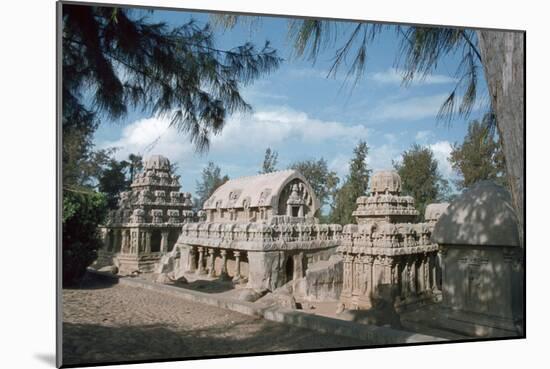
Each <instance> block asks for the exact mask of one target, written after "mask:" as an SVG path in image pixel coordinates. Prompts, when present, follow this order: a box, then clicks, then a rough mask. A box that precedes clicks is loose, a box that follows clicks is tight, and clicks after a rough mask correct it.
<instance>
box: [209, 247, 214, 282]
mask: <svg viewBox="0 0 550 369" xmlns="http://www.w3.org/2000/svg"><path fill="white" fill-rule="evenodd" d="M215 251H216V250H214V249H209V250H208V276H209V277H215V276H216V271H215V270H214V262H215V255H214V252H215Z"/></svg>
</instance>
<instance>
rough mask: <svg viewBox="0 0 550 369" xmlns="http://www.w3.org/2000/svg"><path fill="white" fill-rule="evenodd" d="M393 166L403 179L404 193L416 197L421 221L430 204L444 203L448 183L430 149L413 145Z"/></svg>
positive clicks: (402, 187)
mask: <svg viewBox="0 0 550 369" xmlns="http://www.w3.org/2000/svg"><path fill="white" fill-rule="evenodd" d="M393 166H394V168H395V170H397V172H398V173H399V176H400V177H401V190H402V193H403V194H404V195H409V196H412V197H414V199H415V201H416V209H417V210H418V211H419V212H420V218H421V219H424V212H425V210H426V206H427V205H428V204H430V203H433V202H438V201H443V200H445V199H446V196H447V195H448V194H449V185H448V182H447V180H446V179H444V178H443V176H442V175H441V173H440V171H439V168H438V164H437V160H436V159H435V157H434V154H433V152H432V150H431V149H430V148H429V147H424V146H420V145H418V144H414V145H412V147H411V148H410V149H409V150H405V151H404V152H403V154H402V159H401V161H397V162H394V163H393Z"/></svg>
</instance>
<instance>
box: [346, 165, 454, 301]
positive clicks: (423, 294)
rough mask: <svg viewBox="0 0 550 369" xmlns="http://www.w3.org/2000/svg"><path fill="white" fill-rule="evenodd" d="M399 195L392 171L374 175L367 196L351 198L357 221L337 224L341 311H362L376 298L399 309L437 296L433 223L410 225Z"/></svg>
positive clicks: (410, 209) (408, 207) (408, 206)
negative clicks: (341, 229)
mask: <svg viewBox="0 0 550 369" xmlns="http://www.w3.org/2000/svg"><path fill="white" fill-rule="evenodd" d="M400 193H401V178H400V177H399V175H398V174H397V172H395V171H382V172H378V173H375V174H374V175H373V176H372V179H371V184H370V195H369V196H361V197H359V198H358V199H357V209H356V210H355V212H353V215H354V216H355V219H356V222H357V224H348V225H345V226H344V228H343V232H342V239H341V242H340V246H339V247H338V251H339V253H340V254H341V255H342V256H343V263H344V267H343V274H344V275H343V287H342V293H341V296H340V301H341V302H342V304H343V305H344V307H345V308H346V309H368V308H370V307H372V306H373V305H375V303H376V300H377V299H383V300H385V301H388V300H389V301H391V303H393V304H394V307H395V308H396V309H404V308H406V307H407V306H408V305H416V304H418V303H421V302H427V301H435V300H437V299H438V296H439V295H440V292H439V290H440V286H439V283H438V275H439V272H438V263H437V249H438V246H437V244H435V243H432V242H431V241H430V236H431V232H432V229H433V225H434V224H435V222H434V221H433V220H431V221H430V222H427V223H415V221H416V219H417V217H418V215H419V213H418V211H417V210H416V209H415V207H414V199H413V198H412V197H410V196H401V194H400ZM444 206H445V205H443V207H444ZM440 207H441V206H440ZM432 209H433V208H432ZM433 213H434V214H433V215H431V217H433V216H434V215H435V214H436V213H437V212H433ZM437 214H439V213H437Z"/></svg>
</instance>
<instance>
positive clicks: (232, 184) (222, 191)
mask: <svg viewBox="0 0 550 369" xmlns="http://www.w3.org/2000/svg"><path fill="white" fill-rule="evenodd" d="M295 179H298V180H299V181H300V182H302V183H303V184H304V186H305V187H306V189H307V191H308V192H309V194H310V195H311V196H312V198H313V207H314V210H316V209H318V208H319V202H318V200H317V197H316V195H315V193H314V191H313V188H312V187H311V185H310V184H309V183H308V181H307V180H306V178H305V177H304V176H303V175H302V174H301V173H299V172H298V171H296V170H294V169H289V170H282V171H277V172H272V173H266V174H259V175H255V176H249V177H239V178H235V179H231V180H229V181H227V182H226V183H224V184H223V185H221V186H220V187H219V188H218V189H217V190H216V191H214V193H213V194H212V196H210V198H209V199H208V200H206V202H205V203H204V205H203V209H204V210H209V209H230V208H243V207H245V205H247V206H249V207H260V206H271V207H273V208H275V209H276V208H277V205H278V201H279V197H280V195H281V192H282V191H283V189H284V188H285V186H286V185H287V184H289V183H290V182H291V181H293V180H295Z"/></svg>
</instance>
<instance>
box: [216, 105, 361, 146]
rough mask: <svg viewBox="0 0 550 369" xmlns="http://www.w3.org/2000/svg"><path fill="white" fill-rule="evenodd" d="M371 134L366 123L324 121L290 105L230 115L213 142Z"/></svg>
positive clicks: (319, 140)
mask: <svg viewBox="0 0 550 369" xmlns="http://www.w3.org/2000/svg"><path fill="white" fill-rule="evenodd" d="M367 134H368V130H367V128H366V127H365V126H364V125H362V124H355V125H349V124H345V123H343V122H337V121H324V120H320V119H315V118H312V117H310V116H308V115H307V114H306V113H304V112H300V111H296V110H294V109H291V108H288V107H272V108H266V109H264V110H260V111H257V112H255V113H253V114H236V115H234V116H232V117H230V118H229V120H228V121H227V123H226V126H225V127H224V129H223V131H222V133H221V134H220V135H219V136H216V137H213V139H212V144H213V146H217V148H218V149H226V148H235V147H248V148H265V147H266V146H269V145H275V144H279V143H284V142H288V141H289V140H298V141H299V142H301V143H309V144H320V143H323V142H327V141H330V140H353V141H355V140H357V138H362V137H366V136H367Z"/></svg>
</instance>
